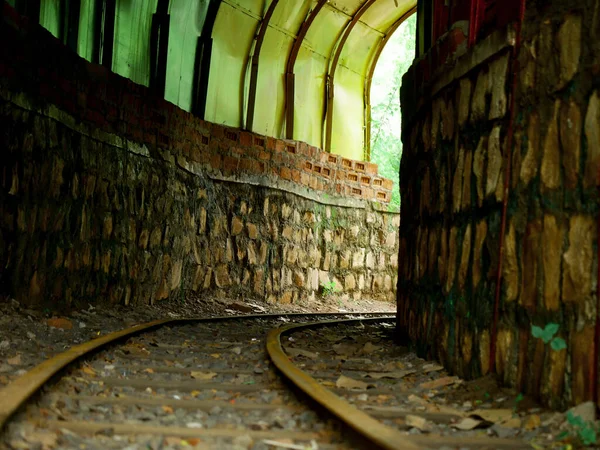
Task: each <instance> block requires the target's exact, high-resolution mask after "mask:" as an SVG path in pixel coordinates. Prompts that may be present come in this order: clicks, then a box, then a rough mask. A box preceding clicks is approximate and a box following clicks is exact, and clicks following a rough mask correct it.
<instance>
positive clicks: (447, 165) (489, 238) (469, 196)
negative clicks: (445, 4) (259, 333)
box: [398, 1, 600, 407]
mask: <svg viewBox="0 0 600 450" xmlns="http://www.w3.org/2000/svg"><path fill="white" fill-rule="evenodd" d="M551 3H552V5H550V6H548V7H544V9H543V10H540V11H538V10H536V9H535V5H532V6H528V11H527V15H526V21H525V23H524V25H523V42H522V46H521V47H520V50H519V53H518V57H517V61H516V62H514V61H512V56H511V51H512V48H511V44H513V43H514V39H511V38H510V36H511V33H510V28H509V30H500V31H497V32H495V34H494V35H492V36H490V37H488V38H487V39H486V40H484V41H482V42H480V43H478V44H477V45H476V47H475V48H473V49H470V50H469V52H470V53H468V54H467V55H465V57H463V58H462V60H461V59H458V60H457V61H455V64H454V69H453V70H454V73H455V76H454V77H453V78H450V77H449V76H448V73H449V72H450V73H453V72H452V70H449V69H448V68H447V67H446V68H444V71H445V73H439V74H438V75H437V77H435V76H434V77H433V78H432V80H431V81H430V82H429V83H421V82H420V81H419V80H418V79H417V78H415V77H414V76H413V75H414V69H413V71H412V72H413V73H412V74H411V72H409V74H408V75H407V76H405V78H404V85H403V93H402V98H403V101H404V104H405V105H407V102H410V101H412V100H411V99H414V98H415V94H414V91H417V92H418V94H417V98H420V99H421V100H420V103H419V104H418V105H416V104H415V105H414V106H415V113H414V114H413V115H410V114H409V115H408V117H407V116H406V115H403V120H405V122H404V126H403V141H404V152H403V160H402V165H401V177H400V179H401V189H400V191H401V193H402V214H403V216H402V217H403V219H402V226H401V236H402V238H401V242H400V255H401V261H402V264H401V267H400V282H399V293H398V310H399V327H400V328H401V329H402V330H405V331H406V332H407V333H408V334H409V335H410V337H411V338H412V339H413V340H414V341H415V342H417V343H418V344H419V348H421V349H422V351H423V352H424V353H428V354H429V355H430V356H436V357H438V358H439V359H440V360H441V361H443V362H444V363H445V364H446V365H447V367H449V368H450V369H451V370H453V371H454V372H456V373H458V374H460V375H462V376H467V377H476V376H479V375H484V374H486V373H488V371H489V370H490V368H491V367H492V365H494V366H495V371H496V373H497V374H498V376H499V377H500V378H501V379H502V380H503V381H504V382H506V383H507V384H509V385H512V386H515V387H517V388H518V389H519V390H522V391H523V392H527V393H529V394H532V395H534V396H537V397H538V398H540V399H541V400H542V401H544V402H545V403H547V404H550V405H552V406H555V407H560V406H566V405H567V404H572V403H579V402H582V401H584V400H588V399H591V398H592V394H593V385H594V384H595V383H597V382H598V380H596V379H594V374H596V373H597V371H596V370H595V366H596V365H597V364H598V361H597V360H596V357H597V352H596V351H595V349H594V347H595V346H594V335H595V330H596V326H597V323H596V321H597V317H596V305H597V299H598V295H597V271H598V269H597V267H598V266H597V265H598V258H597V255H598V242H597V235H598V218H599V216H598V194H597V192H598V191H597V189H598V183H599V179H598V173H599V172H598V171H599V169H600V166H599V164H598V157H597V154H598V151H599V149H600V138H599V135H598V130H599V129H600V114H599V113H598V111H599V104H598V89H599V88H600V84H599V82H598V80H599V78H598V77H597V76H595V75H594V73H595V72H594V70H595V69H593V67H596V66H597V65H598V62H599V61H600V59H599V56H600V46H599V44H598V40H597V38H596V37H597V36H598V34H599V32H600V31H599V30H598V28H597V26H596V28H594V24H597V22H594V20H597V19H598V17H596V19H594V18H593V17H592V16H593V14H589V15H587V14H584V6H585V5H584V4H585V2H583V1H579V2H575V3H574V4H573V5H571V6H572V8H571V9H570V10H569V11H565V10H564V8H563V7H562V6H561V5H559V3H560V2H551ZM528 4H529V3H528ZM534 17H535V20H534ZM540 17H541V18H542V19H540ZM584 42H585V43H587V44H586V45H585V46H584V45H583V44H584ZM498 43H503V44H502V45H498ZM482 54H484V55H486V57H485V58H483V59H482V60H478V57H477V55H482ZM473 61H475V64H472V62H473ZM469 62H471V65H469ZM513 63H516V64H517V65H516V67H517V69H518V72H517V73H518V75H517V86H516V98H515V103H514V104H515V111H514V122H513V125H512V126H513V129H514V140H513V143H512V146H511V147H510V148H508V147H507V133H508V127H509V126H510V116H509V114H510V111H509V110H508V108H507V105H508V104H509V102H510V95H509V93H510V92H511V75H510V67H511V65H512V64H513ZM590 67H592V69H591V70H588V69H589V68H590ZM442 78H446V79H447V80H449V81H448V82H447V83H445V84H443V85H442V84H441V83H440V81H439V80H440V79H442ZM434 88H435V90H434ZM410 91H413V92H410ZM428 96H429V97H428ZM409 106H410V105H409ZM509 163H510V167H509ZM507 170H510V173H509V175H510V176H509V177H507ZM506 182H508V186H506V185H505V183H506ZM505 192H506V193H507V195H508V197H507V213H506V230H505V234H504V243H503V247H502V256H501V257H502V271H501V286H500V299H499V313H498V316H495V315H494V300H495V293H496V279H497V273H498V266H499V260H500V232H501V223H502V214H503V209H502V206H503V200H504V198H505ZM548 323H557V324H559V325H560V329H559V332H558V336H559V337H561V338H563V339H564V340H565V341H566V342H567V349H566V350H559V351H555V350H552V349H551V348H550V346H549V345H546V344H544V343H543V342H542V341H541V340H539V339H536V338H534V337H533V336H532V334H531V327H532V326H533V325H536V326H540V327H542V328H543V327H544V326H545V325H546V324H548ZM494 327H496V329H497V332H496V334H495V335H493V334H492V333H493V330H494V329H495V328H494ZM492 340H494V341H495V360H494V361H490V358H491V355H490V349H491V347H492V345H491V344H492Z"/></svg>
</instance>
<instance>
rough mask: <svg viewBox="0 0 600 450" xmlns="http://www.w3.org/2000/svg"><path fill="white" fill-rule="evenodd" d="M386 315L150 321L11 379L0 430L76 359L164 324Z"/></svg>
mask: <svg viewBox="0 0 600 450" xmlns="http://www.w3.org/2000/svg"><path fill="white" fill-rule="evenodd" d="M393 314H394V313H390V312H387V311H386V312H374V313H287V314H285V313H284V314H250V315H234V316H217V317H206V318H181V319H162V320H154V321H152V322H147V323H144V324H139V325H135V326H133V327H130V328H126V329H124V330H120V331H115V332H112V333H109V334H106V335H104V336H101V337H99V338H96V339H93V340H91V341H88V342H84V343H83V344H79V345H76V346H74V347H71V348H69V349H68V350H66V351H64V352H62V353H59V354H58V355H55V356H53V357H52V358H50V359H47V360H45V361H43V362H42V363H40V364H38V365H37V366H35V367H34V368H33V369H31V370H30V371H28V372H27V373H25V374H24V375H22V376H20V377H19V378H17V379H15V380H14V381H12V382H11V383H9V384H8V385H6V386H5V387H3V388H2V389H0V430H2V428H4V425H6V423H7V421H8V419H10V418H11V417H12V416H13V415H14V414H15V413H16V412H17V411H18V410H19V408H20V407H21V406H23V405H24V404H25V402H27V400H29V399H30V398H31V397H32V396H33V395H34V394H36V393H37V392H38V391H39V390H40V389H41V388H42V387H43V386H44V385H45V383H46V382H48V380H50V379H51V378H52V377H54V376H55V375H56V374H57V373H59V372H60V371H61V370H63V369H64V368H66V367H67V366H68V365H69V364H71V363H73V362H75V361H77V360H78V359H80V358H82V357H84V356H86V355H89V354H91V353H92V352H95V351H97V350H99V349H100V348H103V347H105V346H107V345H109V344H111V343H114V342H116V341H119V340H121V339H124V338H127V337H131V336H134V335H137V334H139V333H141V332H143V331H150V330H153V329H155V328H159V327H161V326H165V325H183V324H189V323H203V322H204V323H206V322H222V321H227V320H237V319H271V318H275V317H303V316H305V317H313V316H314V317H318V316H348V315H350V316H352V315H360V316H366V315H368V316H373V315H388V316H393Z"/></svg>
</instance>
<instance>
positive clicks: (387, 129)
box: [367, 14, 417, 209]
mask: <svg viewBox="0 0 600 450" xmlns="http://www.w3.org/2000/svg"><path fill="white" fill-rule="evenodd" d="M416 23H417V21H416V14H412V15H411V16H410V17H408V18H407V19H406V20H404V21H403V22H402V23H401V24H399V26H398V28H397V29H396V30H395V31H393V33H392V35H391V36H390V38H389V40H388V41H387V42H386V43H385V46H384V47H383V50H382V52H381V55H380V56H379V59H378V60H377V62H376V65H375V69H374V71H373V77H372V79H371V86H370V91H369V92H368V95H369V96H370V102H369V103H370V117H369V119H370V120H369V121H368V123H367V126H368V127H369V128H370V130H369V136H368V137H369V140H368V143H369V144H368V145H369V152H368V156H369V157H370V159H371V161H372V162H374V163H376V164H377V165H378V166H379V173H381V174H382V176H384V177H386V178H389V179H391V180H393V181H394V188H393V191H392V200H391V202H390V208H394V209H400V190H399V171H400V157H401V156H402V141H401V139H400V136H401V118H402V116H401V110H400V85H401V84H402V75H404V73H405V72H406V71H407V70H408V68H409V67H410V65H411V64H412V62H413V59H414V56H415V43H416ZM369 103H368V104H369Z"/></svg>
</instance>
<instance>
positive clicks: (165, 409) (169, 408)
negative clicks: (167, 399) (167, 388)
mask: <svg viewBox="0 0 600 450" xmlns="http://www.w3.org/2000/svg"><path fill="white" fill-rule="evenodd" d="M162 410H163V411H164V412H165V413H167V414H173V408H171V407H170V406H167V405H164V406H163V407H162Z"/></svg>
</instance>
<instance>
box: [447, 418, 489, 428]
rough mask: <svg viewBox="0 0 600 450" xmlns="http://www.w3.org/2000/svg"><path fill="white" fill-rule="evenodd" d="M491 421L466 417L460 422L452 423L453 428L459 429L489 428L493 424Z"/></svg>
mask: <svg viewBox="0 0 600 450" xmlns="http://www.w3.org/2000/svg"><path fill="white" fill-rule="evenodd" d="M491 425H492V423H491V422H486V421H485V420H478V419H473V418H472V417H465V418H463V419H462V420H461V421H460V422H458V423H454V424H452V425H450V426H451V427H452V428H456V429H458V430H464V431H468V430H474V429H475V428H487V427H489V426H491Z"/></svg>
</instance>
